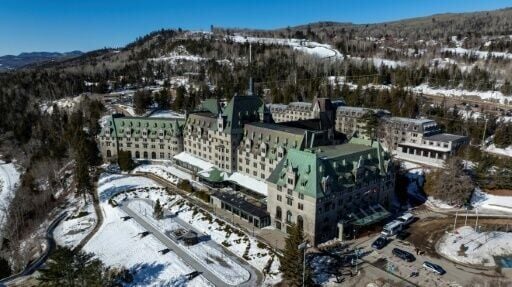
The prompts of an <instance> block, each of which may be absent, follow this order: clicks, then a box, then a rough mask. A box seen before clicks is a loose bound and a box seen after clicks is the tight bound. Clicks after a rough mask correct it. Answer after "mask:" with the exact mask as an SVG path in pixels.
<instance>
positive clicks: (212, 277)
mask: <svg viewBox="0 0 512 287" xmlns="http://www.w3.org/2000/svg"><path fill="white" fill-rule="evenodd" d="M119 208H121V210H123V211H124V212H125V213H126V214H128V215H129V216H131V217H132V218H133V219H134V220H135V221H136V222H137V223H139V224H140V225H141V226H142V227H143V228H144V229H146V230H147V231H149V232H151V234H152V235H153V236H155V237H156V238H157V239H158V240H159V241H160V242H162V244H164V245H165V246H166V247H167V248H169V249H170V250H172V251H173V252H175V253H176V254H177V255H178V256H179V257H180V258H181V259H182V260H183V261H184V262H185V263H187V264H188V265H189V266H191V267H192V268H193V269H195V270H197V271H199V272H201V273H202V275H203V276H204V277H205V278H206V279H207V280H208V281H210V282H211V283H212V284H214V285H215V286H242V287H249V286H259V284H260V279H259V276H257V274H255V272H254V270H252V269H251V268H246V269H248V270H247V271H249V273H250V274H251V276H250V278H249V280H248V281H246V282H244V283H242V284H238V285H229V284H226V283H225V282H224V280H222V278H219V277H218V276H217V275H216V274H214V273H213V272H211V271H210V270H209V269H208V268H206V267H205V266H204V265H203V264H201V263H199V262H197V260H196V259H195V258H193V257H192V256H190V255H189V254H188V253H187V252H186V251H184V250H183V249H182V248H183V247H182V246H180V245H179V244H177V243H175V242H174V241H172V240H171V239H170V238H169V237H168V236H167V235H165V234H164V233H163V232H161V231H160V230H158V229H156V228H155V227H153V225H152V224H150V223H149V222H147V221H146V219H144V218H143V217H142V216H139V214H138V213H136V212H135V211H133V210H132V209H130V208H129V207H128V206H127V203H126V202H124V203H123V202H121V203H120V204H119ZM233 259H234V260H236V258H233ZM237 262H239V260H237ZM245 266H247V264H246V265H245Z"/></svg>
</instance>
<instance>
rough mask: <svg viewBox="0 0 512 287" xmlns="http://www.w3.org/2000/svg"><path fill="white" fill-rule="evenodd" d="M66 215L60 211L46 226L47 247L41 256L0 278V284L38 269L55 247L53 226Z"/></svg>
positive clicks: (13, 280) (20, 277)
mask: <svg viewBox="0 0 512 287" xmlns="http://www.w3.org/2000/svg"><path fill="white" fill-rule="evenodd" d="M66 216H67V212H64V213H62V214H61V215H59V216H58V217H57V218H56V219H54V220H53V221H52V223H51V224H50V226H48V229H47V230H46V242H47V248H46V250H45V251H44V252H43V254H41V256H40V257H39V258H37V259H36V260H35V261H33V262H32V263H30V264H29V265H28V266H27V267H26V268H25V269H24V270H23V271H21V272H20V273H18V274H15V275H12V276H10V277H7V278H3V279H0V286H4V285H5V284H8V283H11V282H15V281H16V280H18V279H22V277H25V276H28V275H31V274H32V273H34V272H35V271H36V270H38V269H39V268H41V266H42V265H43V264H44V263H45V262H46V260H47V259H48V257H49V256H50V253H52V252H53V250H54V249H55V247H56V244H55V239H54V238H53V231H54V230H55V228H56V227H57V225H59V223H60V222H61V221H62V220H63V219H64V218H66Z"/></svg>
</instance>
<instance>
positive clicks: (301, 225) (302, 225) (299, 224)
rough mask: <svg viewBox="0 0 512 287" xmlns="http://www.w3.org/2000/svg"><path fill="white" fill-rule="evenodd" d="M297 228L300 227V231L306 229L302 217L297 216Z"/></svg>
mask: <svg viewBox="0 0 512 287" xmlns="http://www.w3.org/2000/svg"><path fill="white" fill-rule="evenodd" d="M297 227H299V229H300V230H302V229H303V228H304V219H302V216H301V215H298V216H297Z"/></svg>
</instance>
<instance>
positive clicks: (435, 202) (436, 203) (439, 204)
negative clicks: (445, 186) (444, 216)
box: [425, 196, 456, 209]
mask: <svg viewBox="0 0 512 287" xmlns="http://www.w3.org/2000/svg"><path fill="white" fill-rule="evenodd" d="M425 204H426V205H428V206H431V207H433V208H438V209H455V208H456V207H455V206H453V205H449V204H448V203H446V202H444V201H442V200H440V199H437V198H434V197H432V196H429V197H428V200H427V201H426V202H425Z"/></svg>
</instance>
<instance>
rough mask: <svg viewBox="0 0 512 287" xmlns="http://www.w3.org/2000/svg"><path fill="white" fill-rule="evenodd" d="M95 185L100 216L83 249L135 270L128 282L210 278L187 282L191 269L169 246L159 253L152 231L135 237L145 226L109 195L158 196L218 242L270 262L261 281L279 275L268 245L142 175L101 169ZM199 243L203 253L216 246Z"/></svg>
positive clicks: (257, 262)
mask: <svg viewBox="0 0 512 287" xmlns="http://www.w3.org/2000/svg"><path fill="white" fill-rule="evenodd" d="M98 190H99V193H100V200H101V208H102V210H103V213H104V216H105V221H104V223H103V225H102V226H101V228H100V230H98V233H97V234H96V235H95V236H94V237H93V238H92V239H91V240H90V241H89V242H88V243H87V245H86V246H85V247H84V249H85V250H86V251H87V252H93V253H95V254H96V255H97V256H98V257H99V258H100V259H101V260H102V261H104V262H105V263H106V264H107V265H109V266H118V267H121V266H123V267H125V268H128V269H130V270H133V271H137V275H136V276H135V283H134V284H133V286H208V285H209V284H210V283H209V282H207V280H206V279H204V278H203V277H197V278H195V279H193V280H192V281H190V282H187V281H186V280H185V279H184V277H183V275H185V274H188V273H190V272H192V271H193V270H191V269H190V267H188V266H187V265H186V264H185V263H184V262H183V261H182V260H181V259H179V258H178V257H177V256H176V254H175V253H173V252H169V253H167V254H165V255H161V254H160V253H159V252H158V251H159V250H162V249H165V247H164V245H163V244H161V243H160V242H159V241H158V240H157V239H156V238H154V237H152V236H151V235H149V236H146V237H144V238H140V233H141V232H143V231H144V230H143V229H142V228H141V227H140V226H138V225H137V224H136V223H135V222H134V221H132V220H128V221H123V220H122V217H123V216H125V215H126V214H124V213H123V212H122V211H121V210H119V209H118V208H114V207H112V206H111V205H110V204H108V203H107V202H108V201H109V199H110V198H114V199H115V200H116V201H118V202H119V201H122V200H126V199H131V198H142V199H149V200H152V201H156V200H157V199H158V200H159V201H160V202H161V203H162V206H163V207H164V209H165V210H168V211H170V212H173V213H176V214H177V217H178V218H179V219H180V220H183V221H184V222H187V223H188V224H191V225H192V226H194V228H195V229H196V230H197V231H199V232H201V233H204V234H207V235H209V236H210V237H211V239H212V240H213V241H215V242H216V243H217V244H222V245H223V246H224V247H226V248H227V249H229V250H230V251H232V252H233V253H235V254H236V255H237V256H239V257H240V258H244V260H246V261H247V262H248V263H249V264H251V265H252V266H254V267H255V268H257V269H259V270H264V269H265V270H266V269H267V266H269V268H268V271H269V272H268V273H267V274H266V277H265V281H264V284H265V285H268V286H270V285H272V284H274V283H276V282H279V281H280V277H279V275H278V273H279V272H278V268H279V259H278V258H277V256H275V255H274V254H273V253H272V252H271V251H270V250H269V249H268V248H267V247H265V246H262V245H261V244H258V242H257V241H256V240H255V239H254V238H252V237H251V236H249V235H247V234H245V233H242V232H240V231H238V230H236V229H235V228H233V227H231V226H230V225H229V224H227V223H225V222H223V221H221V220H219V219H216V218H215V217H214V216H212V215H210V214H208V213H206V212H204V211H202V210H199V209H196V208H195V207H192V206H189V204H188V203H187V202H186V201H185V200H184V199H182V198H181V197H179V196H177V195H169V194H168V193H167V192H166V191H165V189H164V188H162V187H161V186H159V185H158V184H157V183H156V182H154V181H152V180H150V179H147V178H144V177H135V176H130V175H121V174H103V175H102V176H101V177H100V180H99V188H98ZM134 208H135V209H136V208H137V206H135V207H134ZM147 212H148V211H146V213H147ZM155 224H156V225H158V226H161V227H162V228H165V229H172V228H173V227H175V226H173V225H172V224H173V223H172V222H169V223H167V222H165V221H159V222H158V223H155ZM112 242H115V244H112ZM201 248H203V249H202V250H199V249H201ZM204 248H205V247H204V246H200V247H198V250H197V253H198V254H199V253H203V256H204V253H205V252H206V254H211V253H214V252H215V251H211V250H207V251H205V250H204ZM233 274H234V273H233ZM226 276H227V275H226Z"/></svg>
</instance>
